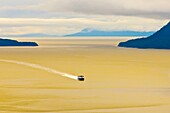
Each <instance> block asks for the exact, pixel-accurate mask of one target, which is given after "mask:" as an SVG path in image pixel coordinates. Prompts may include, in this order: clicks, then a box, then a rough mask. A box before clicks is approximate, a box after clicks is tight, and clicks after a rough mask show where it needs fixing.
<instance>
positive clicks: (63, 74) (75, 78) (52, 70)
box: [0, 59, 78, 80]
mask: <svg viewBox="0 0 170 113" xmlns="http://www.w3.org/2000/svg"><path fill="white" fill-rule="evenodd" d="M0 62H7V63H13V64H19V65H24V66H28V67H32V68H36V69H41V70H44V71H47V72H49V73H53V74H58V75H61V76H63V77H67V78H71V79H74V80H78V77H77V76H75V75H71V74H68V73H64V72H60V71H57V70H55V69H52V68H48V67H44V66H41V65H38V64H32V63H27V62H21V61H16V60H4V59H0Z"/></svg>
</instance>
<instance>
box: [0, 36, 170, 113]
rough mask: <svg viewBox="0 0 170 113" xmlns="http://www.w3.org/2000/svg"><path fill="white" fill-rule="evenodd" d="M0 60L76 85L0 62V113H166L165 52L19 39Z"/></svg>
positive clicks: (168, 67) (95, 42) (168, 72)
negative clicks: (25, 44) (35, 44)
mask: <svg viewBox="0 0 170 113" xmlns="http://www.w3.org/2000/svg"><path fill="white" fill-rule="evenodd" d="M22 41H36V42H38V43H39V44H40V46H39V47H1V48H0V59H5V60H16V61H22V62H27V63H33V64H38V65H41V66H44V67H48V68H52V69H55V70H57V71H61V72H65V73H69V74H72V75H76V76H78V75H84V76H85V81H84V82H80V81H76V80H72V79H69V78H66V77H62V76H60V75H57V74H54V73H50V72H47V71H45V70H41V69H35V68H31V67H28V66H24V65H19V64H14V63H9V62H0V113H42V112H43V113H56V112H61V113H104V112H109V113H170V51H169V50H153V49H148V50H140V49H127V48H118V47H115V46H116V44H117V43H118V42H119V41H121V40H118V39H97V38H96V39H52V38H51V39H31V40H30V39H22Z"/></svg>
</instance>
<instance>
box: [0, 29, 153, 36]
mask: <svg viewBox="0 0 170 113" xmlns="http://www.w3.org/2000/svg"><path fill="white" fill-rule="evenodd" d="M153 33H154V32H153V31H150V32H140V31H101V30H94V29H88V28H87V29H83V30H82V31H80V32H78V33H74V34H68V35H57V34H56V35H55V34H54V35H51V34H44V33H30V34H21V35H0V37H60V36H64V37H69V36H70V37H73V36H74V37H78V36H82V37H90V36H91V37H93V36H149V35H152V34H153Z"/></svg>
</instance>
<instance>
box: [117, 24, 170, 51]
mask: <svg viewBox="0 0 170 113" xmlns="http://www.w3.org/2000/svg"><path fill="white" fill-rule="evenodd" d="M118 46H119V47H128V48H140V49H170V22H169V23H168V24H167V25H165V26H164V27H162V28H161V29H160V30H158V31H157V32H156V33H154V34H153V35H151V36H149V37H147V38H139V39H133V40H129V41H127V42H121V43H119V45H118Z"/></svg>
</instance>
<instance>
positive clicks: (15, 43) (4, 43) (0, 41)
mask: <svg viewBox="0 0 170 113" xmlns="http://www.w3.org/2000/svg"><path fill="white" fill-rule="evenodd" d="M0 46H38V44H37V43H35V42H18V41H16V40H10V39H1V38H0Z"/></svg>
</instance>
